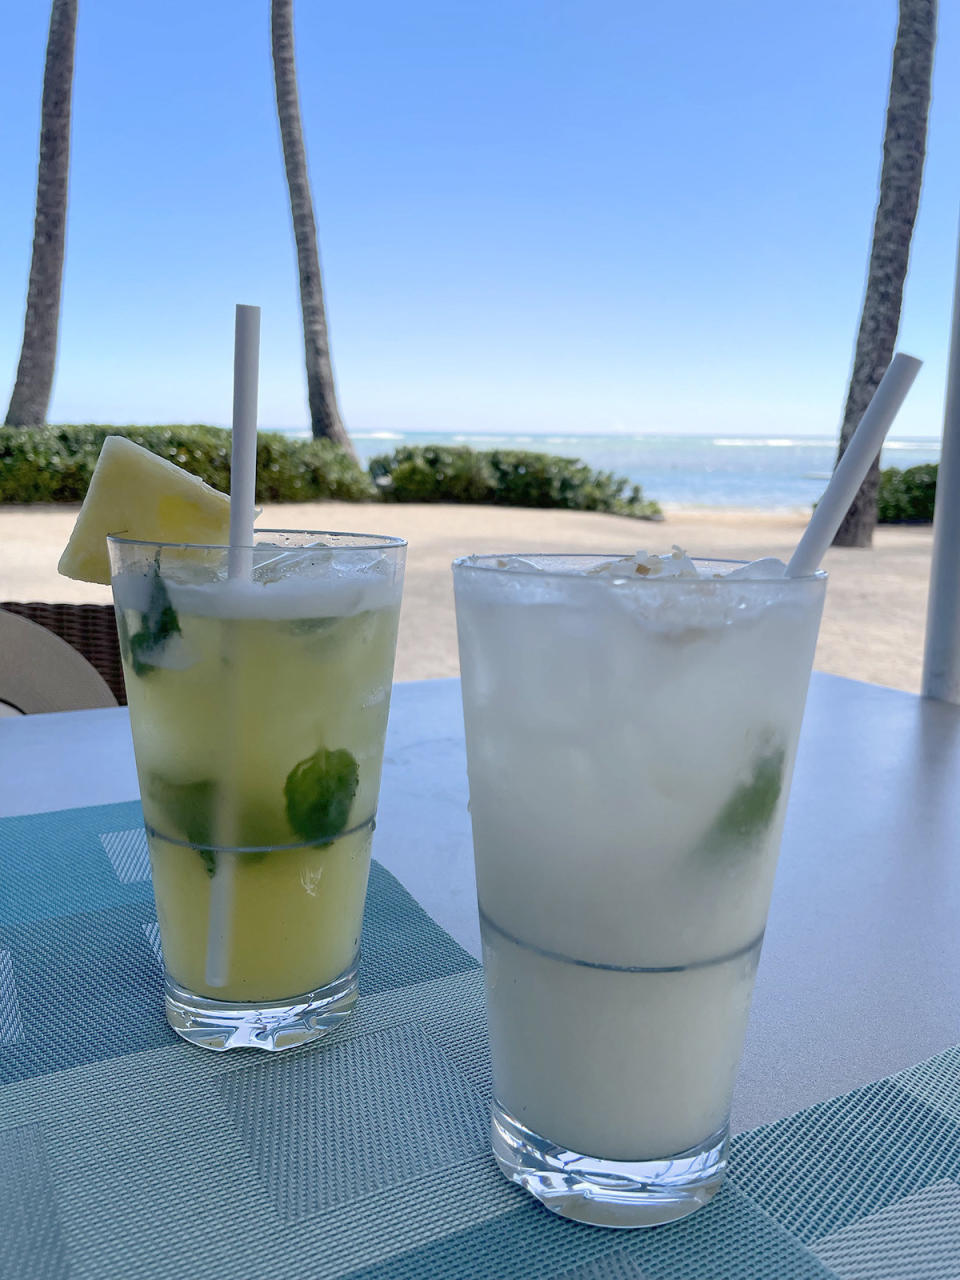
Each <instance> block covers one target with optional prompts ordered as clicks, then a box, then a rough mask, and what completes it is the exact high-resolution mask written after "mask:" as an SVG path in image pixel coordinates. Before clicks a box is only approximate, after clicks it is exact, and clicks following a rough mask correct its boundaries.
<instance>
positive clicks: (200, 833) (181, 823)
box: [145, 773, 217, 876]
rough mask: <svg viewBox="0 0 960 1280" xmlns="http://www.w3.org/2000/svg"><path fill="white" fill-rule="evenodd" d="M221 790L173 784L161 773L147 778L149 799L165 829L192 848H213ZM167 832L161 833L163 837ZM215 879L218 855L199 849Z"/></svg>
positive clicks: (197, 784)
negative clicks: (204, 846) (217, 797)
mask: <svg viewBox="0 0 960 1280" xmlns="http://www.w3.org/2000/svg"><path fill="white" fill-rule="evenodd" d="M216 793H217V787H216V783H215V782H211V781H210V780H209V779H204V780H203V781H200V782H170V780H169V779H168V778H164V777H163V776H162V775H161V774H159V773H151V774H150V775H149V776H148V778H147V785H146V797H145V798H146V799H147V802H148V805H149V808H150V809H151V810H154V809H155V810H156V811H157V815H158V817H160V818H161V821H162V824H163V826H164V827H165V829H166V830H167V831H168V832H169V833H170V834H171V835H174V834H177V835H180V836H182V837H183V838H184V839H185V840H187V841H188V842H189V843H190V844H194V845H197V844H213V843H214V841H213V813H214V803H215V800H216ZM163 834H164V833H163V831H161V832H160V835H161V836H162V835H163ZM196 852H197V853H198V854H199V855H200V857H201V858H202V859H203V864H204V866H205V867H206V869H207V875H208V876H212V875H213V874H214V872H215V871H216V869H217V855H216V854H215V853H214V851H213V850H212V849H197V851H196Z"/></svg>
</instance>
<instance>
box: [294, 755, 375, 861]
mask: <svg viewBox="0 0 960 1280" xmlns="http://www.w3.org/2000/svg"><path fill="white" fill-rule="evenodd" d="M359 785H360V769H359V767H358V765H357V762H356V760H355V759H354V757H353V756H352V755H351V754H350V752H349V751H346V750H344V749H340V750H339V751H328V750H327V748H326V747H321V748H320V750H319V751H317V752H316V754H315V755H312V756H308V757H307V759H306V760H301V761H300V763H299V764H298V765H294V767H293V768H292V769H291V770H290V773H289V774H288V775H287V780H286V782H285V783H284V784H283V794H284V797H285V799H286V802H287V821H288V822H289V823H290V826H291V827H292V828H293V830H294V831H295V832H296V833H297V835H298V836H299V837H300V838H301V839H302V840H309V841H311V842H318V841H320V840H332V839H333V838H334V836H338V835H339V834H340V832H341V831H343V830H344V829H345V828H346V825H347V821H348V819H349V817H350V806H351V805H352V804H353V797H354V796H355V795H356V794H357V787H358V786H359Z"/></svg>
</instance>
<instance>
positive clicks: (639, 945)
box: [454, 555, 826, 1227]
mask: <svg viewBox="0 0 960 1280" xmlns="http://www.w3.org/2000/svg"><path fill="white" fill-rule="evenodd" d="M616 559H617V557H613V556H540V555H532V556H525V557H523V558H522V559H520V558H518V557H503V558H498V557H494V556H471V557H468V558H467V559H463V560H458V561H457V562H456V563H455V565H454V585H455V590H456V605H457V625H458V630H459V641H460V666H461V674H462V685H463V709H464V718H465V722H466V741H467V761H468V769H469V778H470V808H471V815H472V821H473V839H474V850H475V859H476V875H477V892H478V898H479V907H480V922H481V929H482V935H483V954H484V971H485V980H486V998H487V1013H488V1021H489V1028H490V1041H491V1050H492V1056H493V1074H494V1093H495V1101H494V1107H493V1151H494V1155H495V1157H496V1159H497V1162H498V1163H499V1165H500V1168H501V1169H502V1171H503V1172H504V1174H505V1175H506V1176H507V1177H508V1178H510V1179H512V1180H513V1181H515V1182H518V1183H520V1184H521V1185H522V1186H524V1187H525V1188H526V1189H527V1190H528V1191H530V1192H532V1194H533V1195H535V1196H537V1197H538V1198H539V1199H540V1200H542V1201H543V1203H544V1204H545V1205H546V1206H547V1207H548V1208H549V1209H552V1210H553V1211H554V1212H556V1213H559V1214H562V1215H564V1216H566V1217H570V1218H576V1219H579V1220H581V1221H584V1222H590V1223H595V1224H598V1225H604V1226H612V1227H634V1226H648V1225H655V1224H657V1223H661V1222H667V1221H670V1220H671V1219H674V1218H679V1217H682V1216H684V1215H685V1214H688V1213H690V1212H692V1211H693V1210H694V1209H696V1208H697V1207H698V1206H699V1205H702V1204H704V1203H706V1201H708V1200H709V1199H710V1198H711V1197H712V1196H713V1195H714V1194H715V1193H716V1191H717V1190H718V1188H719V1186H720V1182H721V1180H722V1177H723V1173H724V1169H725V1165H726V1152H727V1140H728V1126H729V1112H730V1100H731V1094H732V1091H733V1084H734V1079H735V1076H736V1072H737V1068H738V1064H739V1060H740V1055H741V1052H742V1046H743V1037H744V1031H745V1027H746V1022H747V1014H748V1011H749V1005H750V999H751V994H752V989H753V981H754V975H755V972H756V967H757V960H758V958H759V954H760V945H761V942H762V939H763V932H764V926H765V923H766V915H767V907H768V903H769V898H770V891H771V886H772V881H773V875H774V868H775V864H776V860H777V854H778V850H779V844H780V833H781V829H782V826H783V819H784V812H785V809H786V803H787V793H788V791H789V784H790V777H791V772H792V769H793V762H794V755H795V751H796V745H797V738H798V735H799V731H800V722H801V718H802V715H803V708H804V702H805V698H806V691H807V685H808V682H809V678H810V669H811V665H812V661H813V654H814V649H815V646H816V639H817V630H818V627H819V622H820V614H821V610H822V607H823V598H824V590H825V585H826V578H825V575H823V574H816V575H814V576H812V577H809V578H802V579H785V578H783V577H779V578H776V577H770V578H769V579H767V580H764V579H762V578H760V579H758V578H748V577H729V576H728V574H729V573H730V571H731V570H732V569H734V568H735V567H736V566H734V565H732V564H730V563H724V562H719V561H716V562H698V565H697V567H698V569H699V571H700V574H701V576H700V577H697V578H694V577H658V576H649V577H644V576H642V574H638V573H632V574H629V575H626V574H625V575H623V576H617V574H616V573H611V572H609V570H605V566H606V565H609V564H611V563H612V562H613V561H615V560H616Z"/></svg>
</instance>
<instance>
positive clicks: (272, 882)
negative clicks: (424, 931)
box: [111, 532, 404, 1048]
mask: <svg viewBox="0 0 960 1280" xmlns="http://www.w3.org/2000/svg"><path fill="white" fill-rule="evenodd" d="M403 551H404V548H403V544H402V543H401V542H400V541H399V540H396V539H385V538H375V537H362V536H352V535H351V536H347V535H322V534H296V535H293V534H286V533H285V534H277V533H269V532H265V533H262V534H258V535H257V542H256V546H255V549H254V553H253V565H252V569H251V571H250V573H249V575H248V576H243V577H233V578H231V577H230V576H229V574H228V568H229V566H228V559H229V553H228V551H227V549H226V548H185V547H175V546H164V545H160V544H150V543H142V542H130V541H124V540H122V539H112V540H111V560H112V564H113V587H114V600H115V603H116V607H117V619H118V626H119V630H120V638H121V648H122V652H123V659H124V672H125V676H126V683H127V696H128V700H129V704H130V717H131V725H132V729H133V736H134V746H135V750H136V757H137V770H138V774H139V778H140V791H141V797H142V801H143V812H144V820H145V825H146V830H147V838H148V842H149V846H150V857H151V863H152V868H153V881H154V891H155V895H156V902H157V917H158V921H159V924H160V934H161V940H162V944H163V952H164V965H165V969H166V974H167V1013H168V1017H169V1018H170V1021H171V1024H172V1025H173V1026H174V1028H175V1029H176V1030H177V1031H178V1032H179V1033H180V1034H181V1035H184V1036H185V1037H186V1038H188V1039H191V1040H194V1041H195V1042H197V1043H202V1044H204V1045H206V1046H207V1047H211V1048H228V1047H232V1046H234V1045H240V1044H254V1045H261V1046H262V1047H266V1048H282V1047H287V1046H289V1045H292V1044H298V1043H302V1042H303V1041H304V1040H306V1039H311V1038H313V1037H314V1036H316V1035H318V1034H322V1032H323V1031H325V1030H327V1029H328V1028H329V1027H330V1026H331V1025H333V1023H334V1022H335V1021H337V1020H339V1019H340V1018H342V1017H343V1016H344V1015H345V1013H346V1012H348V1011H349V1008H350V1007H351V1006H352V1004H353V1002H354V1000H355V998H356V961H357V954H358V947H359V938H360V927H361V920H362V915H363V902H364V895H365V891H366V882H367V873H368V869H369V861H370V843H371V837H372V834H373V824H374V817H375V813H376V806H377V796H378V792H379V785H380V767H381V762H382V757H383V742H384V734H385V731H386V723H387V711H388V707H389V701H390V683H391V678H392V671H393V658H394V650H395V645H396V630H397V617H398V612H399V604H400V591H401V583H402V571H403Z"/></svg>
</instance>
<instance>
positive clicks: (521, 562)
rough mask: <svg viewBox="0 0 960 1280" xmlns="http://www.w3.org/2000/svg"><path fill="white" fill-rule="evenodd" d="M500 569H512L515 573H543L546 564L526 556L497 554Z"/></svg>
mask: <svg viewBox="0 0 960 1280" xmlns="http://www.w3.org/2000/svg"><path fill="white" fill-rule="evenodd" d="M497 568H498V569H510V570H512V571H513V572H514V573H541V572H542V571H543V568H544V566H543V565H540V564H537V563H536V562H535V561H534V560H530V559H528V557H526V556H497Z"/></svg>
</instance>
